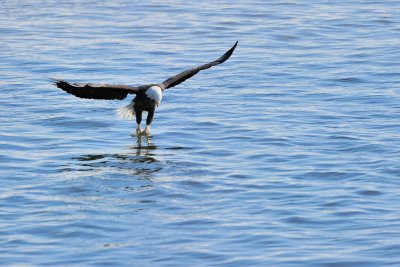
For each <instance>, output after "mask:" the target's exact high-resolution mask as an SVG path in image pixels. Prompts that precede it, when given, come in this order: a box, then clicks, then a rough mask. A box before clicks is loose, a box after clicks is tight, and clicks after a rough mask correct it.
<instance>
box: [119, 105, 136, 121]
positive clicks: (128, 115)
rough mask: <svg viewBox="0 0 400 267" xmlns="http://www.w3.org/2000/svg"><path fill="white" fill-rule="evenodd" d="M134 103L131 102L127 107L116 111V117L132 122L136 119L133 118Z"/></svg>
mask: <svg viewBox="0 0 400 267" xmlns="http://www.w3.org/2000/svg"><path fill="white" fill-rule="evenodd" d="M134 104H135V102H133V101H132V102H131V103H129V104H128V105H126V106H124V107H122V108H119V109H118V116H119V117H120V118H123V119H128V120H133V119H135V118H136V116H135V109H134V108H133V105H134Z"/></svg>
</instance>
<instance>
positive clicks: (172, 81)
mask: <svg viewBox="0 0 400 267" xmlns="http://www.w3.org/2000/svg"><path fill="white" fill-rule="evenodd" d="M237 44H238V42H236V43H235V44H234V45H233V46H232V48H231V49H229V50H228V51H227V52H226V53H225V54H224V55H222V56H221V57H220V58H219V59H217V60H215V61H212V62H210V63H207V64H204V65H202V66H198V67H195V68H191V69H188V70H185V71H184V72H181V73H179V74H178V75H175V76H173V77H171V78H169V79H167V80H165V81H164V82H163V83H161V85H162V86H163V87H164V89H167V88H171V87H174V86H175V85H178V84H180V83H182V82H184V81H186V80H187V79H189V78H190V77H193V76H194V75H196V74H197V73H198V72H199V71H201V70H205V69H208V68H211V67H212V66H215V65H218V64H221V63H224V62H225V61H226V60H228V58H229V57H230V56H231V55H232V53H233V50H235V48H236V46H237Z"/></svg>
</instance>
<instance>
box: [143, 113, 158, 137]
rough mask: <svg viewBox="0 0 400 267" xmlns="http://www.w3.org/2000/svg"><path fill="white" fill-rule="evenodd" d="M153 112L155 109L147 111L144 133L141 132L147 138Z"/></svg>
mask: <svg viewBox="0 0 400 267" xmlns="http://www.w3.org/2000/svg"><path fill="white" fill-rule="evenodd" d="M154 110H155V109H152V110H149V111H148V114H147V119H146V128H144V131H143V133H145V134H146V135H147V136H149V135H150V124H151V123H152V121H153V118H154Z"/></svg>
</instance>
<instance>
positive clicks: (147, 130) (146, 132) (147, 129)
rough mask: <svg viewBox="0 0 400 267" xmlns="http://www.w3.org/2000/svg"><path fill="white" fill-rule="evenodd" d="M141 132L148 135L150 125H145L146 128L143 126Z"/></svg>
mask: <svg viewBox="0 0 400 267" xmlns="http://www.w3.org/2000/svg"><path fill="white" fill-rule="evenodd" d="M142 134H145V135H146V136H150V127H149V126H148V125H147V126H146V128H144V130H143V132H142Z"/></svg>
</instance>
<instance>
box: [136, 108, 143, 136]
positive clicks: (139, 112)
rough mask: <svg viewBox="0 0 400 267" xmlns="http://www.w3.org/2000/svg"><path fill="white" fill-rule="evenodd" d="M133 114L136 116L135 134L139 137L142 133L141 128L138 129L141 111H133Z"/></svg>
mask: <svg viewBox="0 0 400 267" xmlns="http://www.w3.org/2000/svg"><path fill="white" fill-rule="evenodd" d="M135 114H136V123H137V127H136V134H137V135H140V134H141V133H142V128H140V123H141V122H142V111H141V110H137V109H135Z"/></svg>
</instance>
